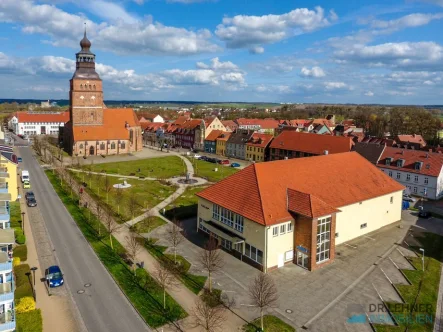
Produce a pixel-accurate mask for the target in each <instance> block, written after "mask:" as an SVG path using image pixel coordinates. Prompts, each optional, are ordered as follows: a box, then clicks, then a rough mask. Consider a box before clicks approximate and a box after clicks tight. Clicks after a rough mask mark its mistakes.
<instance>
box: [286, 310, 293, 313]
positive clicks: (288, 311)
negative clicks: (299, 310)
mask: <svg viewBox="0 0 443 332" xmlns="http://www.w3.org/2000/svg"><path fill="white" fill-rule="evenodd" d="M285 311H286V313H287V314H292V313H293V311H292V310H291V309H286V310H285Z"/></svg>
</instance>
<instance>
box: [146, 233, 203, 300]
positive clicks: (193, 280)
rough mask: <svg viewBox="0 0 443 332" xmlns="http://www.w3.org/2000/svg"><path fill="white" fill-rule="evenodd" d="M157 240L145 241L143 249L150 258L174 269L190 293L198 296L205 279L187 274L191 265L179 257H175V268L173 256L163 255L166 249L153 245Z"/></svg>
mask: <svg viewBox="0 0 443 332" xmlns="http://www.w3.org/2000/svg"><path fill="white" fill-rule="evenodd" d="M156 241H157V239H150V240H149V241H145V243H144V245H145V248H146V249H147V250H148V251H149V252H150V254H151V255H152V256H154V257H155V258H156V259H158V260H159V261H160V262H161V263H162V264H164V265H166V266H170V267H171V266H172V267H175V268H176V270H177V272H178V276H179V278H180V280H181V281H182V282H183V284H184V285H185V286H186V287H188V288H189V289H190V290H191V291H192V292H194V293H195V294H198V293H199V292H200V291H201V290H202V289H203V287H204V286H205V283H206V279H207V277H205V276H200V275H195V274H191V273H189V269H190V268H191V263H189V262H188V260H187V259H186V258H184V257H183V256H181V255H177V263H178V264H177V266H178V267H177V266H175V265H174V254H165V253H164V252H165V251H166V249H168V247H165V246H160V245H157V244H155V242H156Z"/></svg>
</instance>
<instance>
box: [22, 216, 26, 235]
mask: <svg viewBox="0 0 443 332" xmlns="http://www.w3.org/2000/svg"><path fill="white" fill-rule="evenodd" d="M25 214H26V212H22V230H23V235H25Z"/></svg>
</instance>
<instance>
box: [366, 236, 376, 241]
mask: <svg viewBox="0 0 443 332" xmlns="http://www.w3.org/2000/svg"><path fill="white" fill-rule="evenodd" d="M364 237H366V238H368V239H370V240H372V241H375V239H374V238H372V237H370V236H367V235H364Z"/></svg>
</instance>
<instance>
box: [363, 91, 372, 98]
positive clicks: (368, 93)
mask: <svg viewBox="0 0 443 332" xmlns="http://www.w3.org/2000/svg"><path fill="white" fill-rule="evenodd" d="M365 96H368V97H373V96H374V92H372V91H367V92H365Z"/></svg>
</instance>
